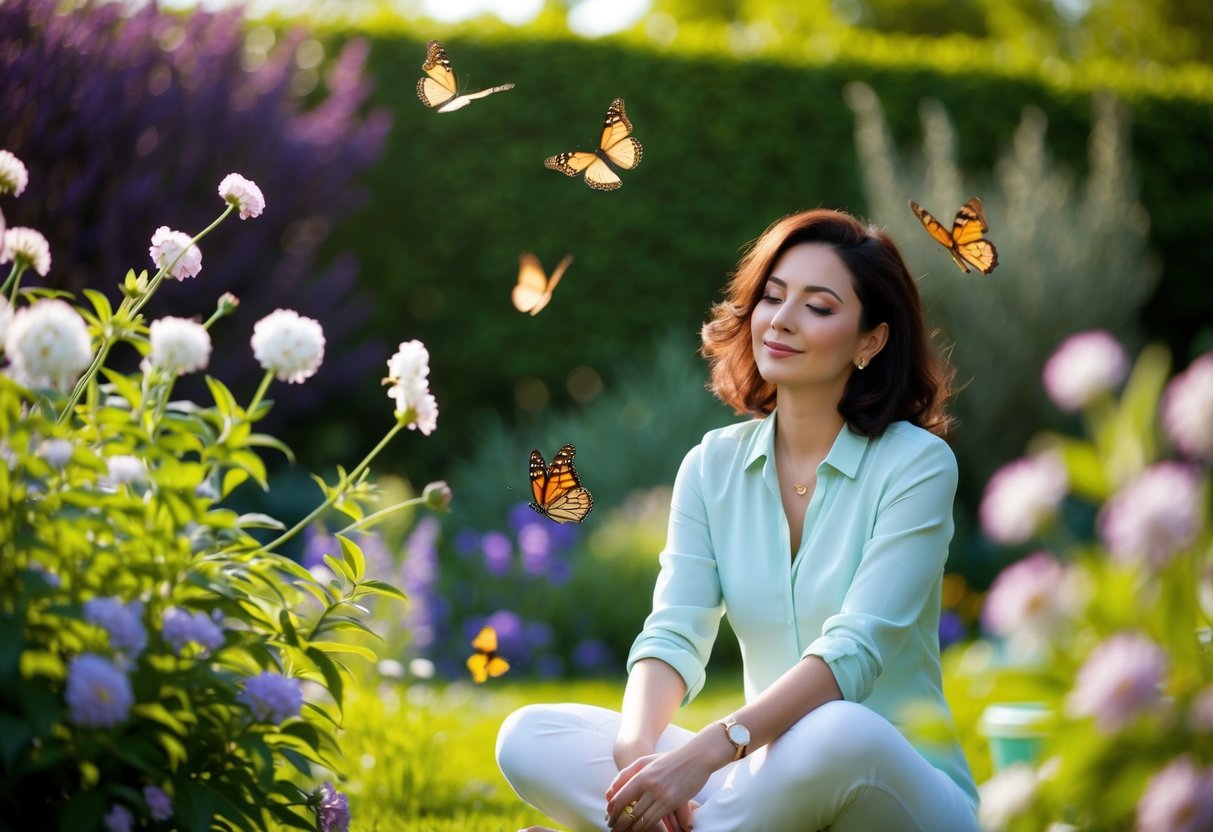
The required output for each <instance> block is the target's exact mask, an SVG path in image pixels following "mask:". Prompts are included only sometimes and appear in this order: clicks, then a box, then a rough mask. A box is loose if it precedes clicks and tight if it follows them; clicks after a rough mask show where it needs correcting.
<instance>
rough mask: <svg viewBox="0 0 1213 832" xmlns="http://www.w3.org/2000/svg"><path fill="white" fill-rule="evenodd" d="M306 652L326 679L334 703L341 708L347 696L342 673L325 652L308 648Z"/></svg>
mask: <svg viewBox="0 0 1213 832" xmlns="http://www.w3.org/2000/svg"><path fill="white" fill-rule="evenodd" d="M305 652H306V654H307V657H308V658H309V659H311V660H312V664H314V665H315V666H316V669H317V670H319V671H320V675H321V676H323V677H324V681H325V685H326V687H328V689H329V693H330V694H332V697H333V701H335V702H336V703H337V707H338V708H341V703H342V700H343V699H344V696H345V682H344V680H342V678H341V671H340V670H339V669H338V667H337V664H336V663H335V662H334V661H333V660H332V659H331V658H329V655H328V654H327V653H325V652H324V651H323V650H318V649H317V648H315V647H308V648H307V650H306V651H305Z"/></svg>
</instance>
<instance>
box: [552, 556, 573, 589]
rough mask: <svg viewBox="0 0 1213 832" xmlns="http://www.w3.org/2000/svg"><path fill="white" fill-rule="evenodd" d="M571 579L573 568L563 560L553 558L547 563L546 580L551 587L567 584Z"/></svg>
mask: <svg viewBox="0 0 1213 832" xmlns="http://www.w3.org/2000/svg"><path fill="white" fill-rule="evenodd" d="M571 577H573V567H572V566H570V565H569V562H568V561H567V560H565V559H564V558H560V557H553V558H552V559H551V560H550V561H549V562H548V573H547V579H548V583H550V584H551V585H552V586H560V585H561V584H567V583H568V582H569V578H571Z"/></svg>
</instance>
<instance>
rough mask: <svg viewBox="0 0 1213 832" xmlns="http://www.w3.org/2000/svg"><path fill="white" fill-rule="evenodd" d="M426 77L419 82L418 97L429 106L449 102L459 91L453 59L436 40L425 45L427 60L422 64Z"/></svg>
mask: <svg viewBox="0 0 1213 832" xmlns="http://www.w3.org/2000/svg"><path fill="white" fill-rule="evenodd" d="M421 71H422V72H424V73H425V74H426V77H425V78H422V79H420V80H419V81H418V82H417V97H418V98H420V99H421V103H422V104H424V105H425V106H427V107H439V108H441V107H442V106H443V105H444V104H448V103H450V102H451V101H452V99H454V98H455V97H456V95H457V93H458V91H459V84H458V82H457V81H456V79H455V70H454V68H452V67H451V59H450V58H448V57H447V54H446V49H445V48H443V46H442V44H441V43H439V42H438V41H436V40H432V41H430V42H429V43H427V44H426V45H425V62H424V63H422V64H421Z"/></svg>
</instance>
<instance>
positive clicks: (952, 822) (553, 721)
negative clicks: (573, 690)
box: [497, 701, 977, 832]
mask: <svg viewBox="0 0 1213 832" xmlns="http://www.w3.org/2000/svg"><path fill="white" fill-rule="evenodd" d="M619 722H620V715H619V713H618V712H616V711H611V710H607V709H606V708H598V707H594V706H592V705H574V704H565V705H528V706H527V707H524V708H521V709H520V710H517V711H515V712H514V713H512V714H510V715H509V716H508V717H506V720H505V722H504V723H502V725H501V730H500V732H499V733H498V735H497V764H498V765H499V766H500V767H501V772H502V774H504V775H505V778H506V780H508V781H509V783H510V785H511V786H512V787H513V788H514V791H515V792H517V793H518V796H519V797H521V798H522V799H523V800H524V801H526V802H527V803H529V804H530V805H532V806H534V807H535V808H536V809H538V810H539V811H541V812H543V813H544V814H545V815H547V816H548V817H550V818H551V819H552V820H554V821H556V822H558V823H561V824H564V825H565V826H568V827H569V828H571V829H573V830H575V832H589V831H590V830H595V832H598V831H599V830H605V829H607V828H608V827H607V826H606V824H605V823H604V822H603V819H602V816H603V812H604V811H605V809H606V798H605V797H604V795H605V793H606V790H607V786H609V785H610V783H611V781H612V780H614V779H615V776H616V775H617V774H618V773H619V770H618V769H617V768H616V766H615V759H614V753H613V751H614V745H615V737H616V735H617V734H618V731H619ZM692 736H693V734H692V732H691V731H688V730H686V729H685V728H680V727H678V726H676V725H671V726H670V727H669V728H667V729H666V730H665V732H664V733H663V734H662V735H661V738H660V740H659V741H658V743H657V750H658V751H670V750H672V749H674V748H678V747H679V746H681V745H682V744H683V743H685V742H687V741H688V740H689V739H690V738H691V737H692ZM694 799H695V800H696V801H698V802H699V803H700V804H701V805H700V807H699V808H698V809H697V810H696V811H695V814H694V816H693V823H694V827H695V832H742V830H744V832H765V831H767V830H769V832H817V831H818V830H824V829H829V830H830V832H900V830H919V832H977V816H976V813H975V811H974V809H973V807H972V806H970V805H969V802H968V800H967V799H966V796H965V793H964V792H963V791H962V790H961V789H960V787H959V786H957V785H956V784H955V783H953V782H952V780H951V779H949V778H948V776H947V775H945V774H944V773H943V772H941V771H939V770H938V769H936V768H935V767H934V766H932V765H931V764H930V763H928V762H927V761H926V759H924V758H923V757H922V755H921V754H919V753H918V752H917V751H916V750H915V749H914V747H913V746H911V745H910V743H909V742H908V741H907V740H906V739H905V737H903V736H902V735H901V734H900V733H899V732H898V731H897V729H896V728H894V727H893V726H892V725H891V724H890V723H889V722H888V721H887V720H886V719H884V718H883V717H881V716H880V715H878V714H876V713H875V712H874V711H872V710H871V709H869V708H866V707H864V706H863V705H859V704H856V703H854V702H845V701H838V702H830V703H827V704H825V705H822V706H821V707H819V708H817V709H816V710H814V711H812V712H811V713H810V714H808V715H807V716H806V717H804V718H803V719H801V720H800V721H799V722H797V723H796V724H795V725H793V726H792V727H791V728H790V729H788V731H786V732H785V733H784V734H783V735H782V736H780V737H779V738H778V739H776V740H775V741H774V742H772V743H770V744H768V745H766V746H764V747H763V748H760V749H758V750H757V751H755V752H754V753H753V754H751V755H749V756H747V757H746V758H745V759H742V760H739V761H737V762H735V763H730V764H729V765H727V766H725V767H724V768H722V769H720V770H719V771H717V772H715V773H714V774H713V775H712V776H711V778H710V779H709V780H708V782H707V785H705V786H704V788H703V790H702V791H701V792H700V793H699V794H697V795H696V796H695V798H694Z"/></svg>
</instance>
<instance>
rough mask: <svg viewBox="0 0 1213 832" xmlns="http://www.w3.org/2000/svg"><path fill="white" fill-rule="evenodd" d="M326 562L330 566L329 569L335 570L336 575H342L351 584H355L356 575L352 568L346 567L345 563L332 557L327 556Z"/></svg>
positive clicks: (325, 557)
mask: <svg viewBox="0 0 1213 832" xmlns="http://www.w3.org/2000/svg"><path fill="white" fill-rule="evenodd" d="M324 562H325V563H326V564H328V568H329V569H331V570H333V574H334V575H342V576H344V577H345V579H346V580H347V581H349V582H350V583H355V581H354V573H353V572H352V571H350V568H349V567H348V566H347V565H346V563H345V561H343V560H337V558H335V557H333V556H332V555H325V556H324Z"/></svg>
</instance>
